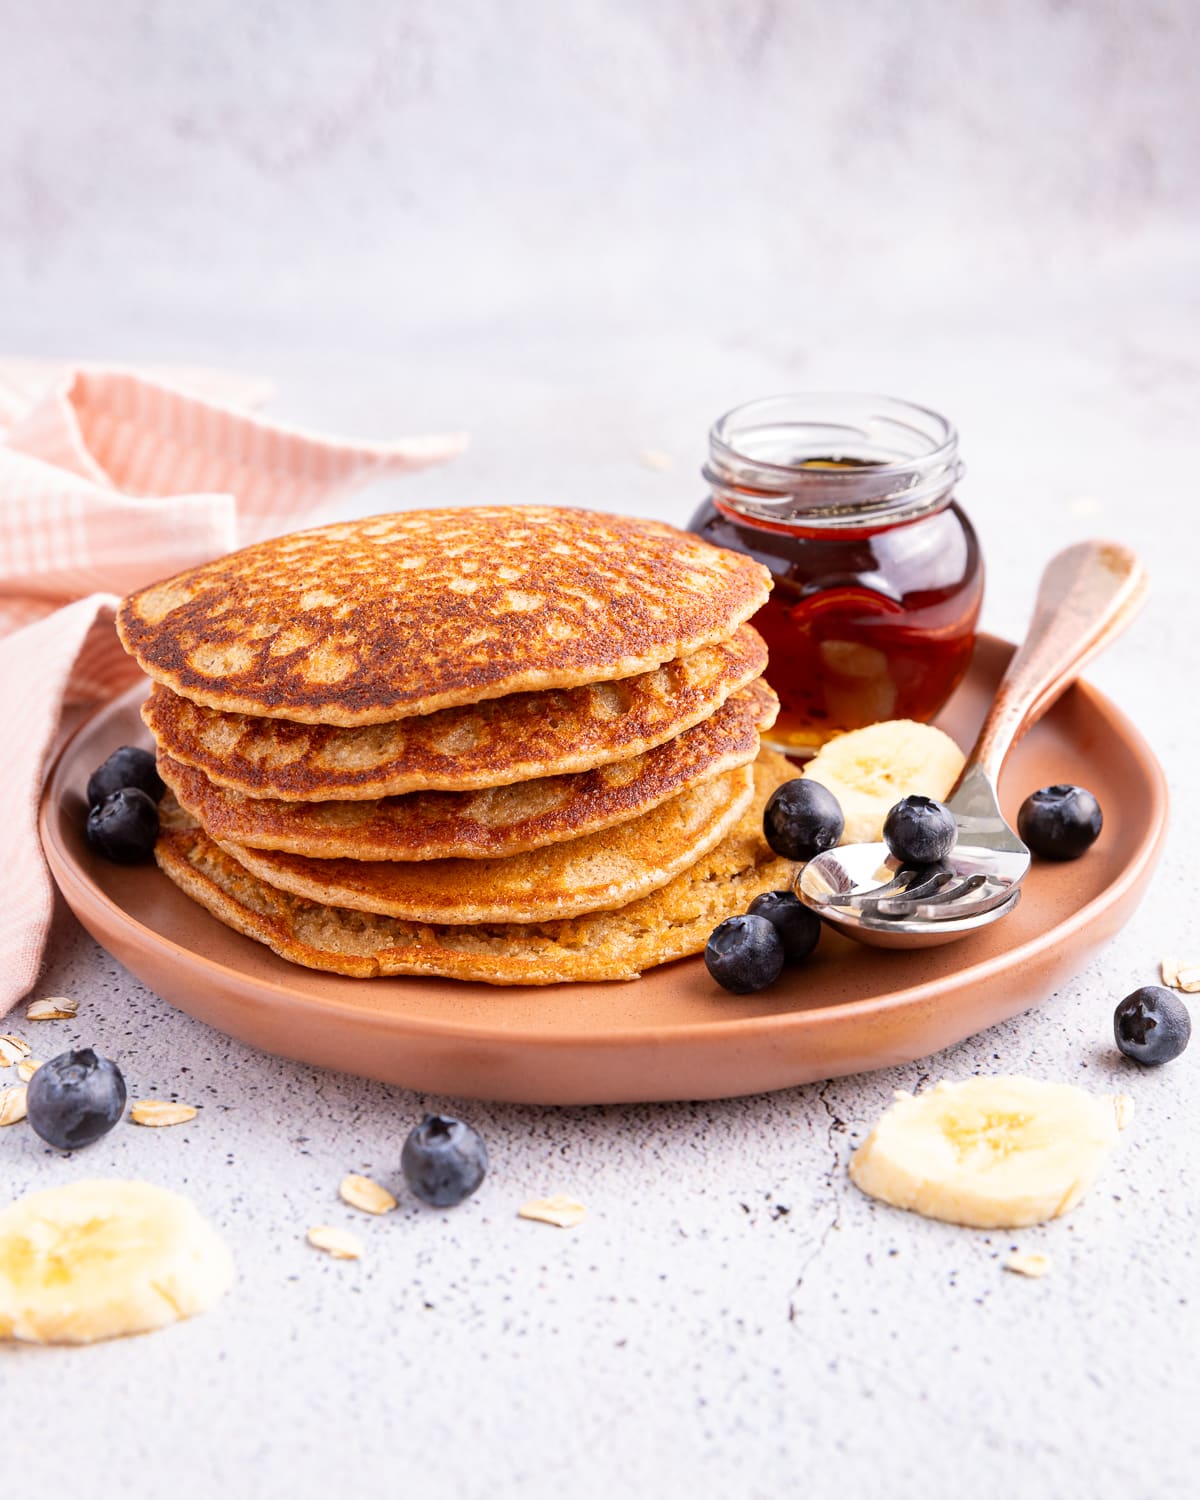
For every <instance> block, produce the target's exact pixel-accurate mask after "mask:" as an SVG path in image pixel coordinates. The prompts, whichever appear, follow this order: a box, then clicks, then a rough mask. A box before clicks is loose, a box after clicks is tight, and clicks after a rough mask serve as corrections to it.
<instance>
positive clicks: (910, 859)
mask: <svg viewBox="0 0 1200 1500" xmlns="http://www.w3.org/2000/svg"><path fill="white" fill-rule="evenodd" d="M957 836H958V824H957V823H956V822H955V821H954V814H953V813H952V812H951V811H950V809H949V808H948V807H947V806H946V804H945V803H944V802H935V801H934V799H933V798H932V797H902V798H901V799H900V801H899V802H897V803H896V805H895V807H893V808H892V810H891V812H889V813H888V815H887V817H886V818H885V819H884V820H883V842H884V843H885V844H886V845H887V846H888V850H889V852H890V853H892V854H893V855H895V857H896V858H897V859H898V860H899V861H900V863H901V864H903V865H936V864H937V863H938V861H939V860H942V859H945V857H946V856H947V854H949V853H950V851H951V849H953V848H954V840H955V838H956V837H957Z"/></svg>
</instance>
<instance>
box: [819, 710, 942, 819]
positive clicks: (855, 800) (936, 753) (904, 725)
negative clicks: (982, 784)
mask: <svg viewBox="0 0 1200 1500" xmlns="http://www.w3.org/2000/svg"><path fill="white" fill-rule="evenodd" d="M962 768H963V753H962V751H961V750H960V749H959V748H958V746H957V745H956V744H955V743H954V741H953V740H952V739H951V738H950V736H949V735H948V734H943V732H942V731H941V730H940V729H935V728H934V727H933V725H932V724H917V723H915V722H914V721H913V720H912V719H887V720H885V721H884V722H883V723H882V724H868V725H867V727H866V728H865V729H852V730H851V731H850V732H849V733H848V734H839V735H838V736H837V738H836V739H832V740H830V741H829V743H828V744H827V745H825V746H823V747H822V749H821V751H820V753H819V754H818V755H815V756H814V757H813V759H812V760H810V761H809V763H808V765H807V766H806V767H805V771H804V774H805V776H807V777H810V778H811V779H812V780H813V781H819V782H820V783H821V785H822V786H823V787H827V788H828V790H829V791H831V792H832V793H833V795H834V796H835V797H836V798H837V800H838V802H839V803H840V804H841V809H842V812H843V813H844V814H845V817H846V830H845V832H844V833H843V834H842V840H841V841H842V843H843V844H877V843H878V842H879V841H880V839H882V837H883V820H884V819H885V818H886V817H887V815H888V813H889V812H891V810H892V808H893V807H895V805H896V803H897V802H899V801H900V799H901V797H913V796H921V797H936V798H937V799H938V800H939V801H940V800H941V799H942V798H943V797H945V795H946V793H947V792H948V791H949V790H950V788H951V787H952V786H953V785H954V783H955V782H956V781H957V780H958V773H959V772H960V771H961V770H962Z"/></svg>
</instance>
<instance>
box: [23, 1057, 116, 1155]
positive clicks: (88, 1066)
mask: <svg viewBox="0 0 1200 1500" xmlns="http://www.w3.org/2000/svg"><path fill="white" fill-rule="evenodd" d="M25 1112H26V1118H27V1119H28V1120H29V1123H30V1125H32V1126H33V1128H34V1130H35V1131H36V1132H37V1133H38V1135H40V1136H41V1138H42V1140H44V1141H46V1142H47V1143H48V1144H49V1145H51V1146H57V1147H58V1149H59V1150H60V1151H74V1150H75V1149H76V1147H78V1146H90V1145H91V1144H92V1142H93V1141H98V1140H99V1139H100V1137H101V1136H102V1135H107V1134H108V1132H109V1131H110V1130H111V1129H112V1128H113V1126H114V1125H115V1124H116V1123H117V1121H118V1120H119V1119H120V1118H121V1116H122V1114H124V1112H125V1080H124V1078H122V1077H121V1070H120V1068H118V1067H117V1065H116V1063H114V1062H110V1061H109V1060H108V1058H107V1057H100V1056H98V1055H97V1054H96V1053H95V1052H93V1051H92V1049H91V1048H90V1047H83V1048H81V1049H80V1050H79V1051H77V1052H60V1053H59V1055H58V1056H57V1057H52V1058H51V1059H50V1061H49V1062H44V1063H43V1064H42V1065H41V1067H40V1068H39V1069H38V1070H37V1072H36V1073H35V1074H34V1075H33V1077H32V1078H31V1079H30V1080H29V1083H28V1085H27V1086H26V1090H25Z"/></svg>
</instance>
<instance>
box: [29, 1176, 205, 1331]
mask: <svg viewBox="0 0 1200 1500" xmlns="http://www.w3.org/2000/svg"><path fill="white" fill-rule="evenodd" d="M232 1280H233V1259H232V1257H231V1256H230V1254H229V1251H228V1250H227V1249H226V1248H225V1245H224V1243H223V1242H222V1241H221V1240H220V1239H219V1238H218V1237H217V1235H216V1233H215V1232H214V1230H212V1229H211V1228H210V1227H209V1225H208V1224H207V1223H206V1221H205V1220H204V1219H203V1218H201V1216H200V1214H199V1212H198V1211H197V1210H196V1209H195V1208H194V1207H193V1206H192V1204H191V1203H189V1202H188V1200H187V1199H186V1198H181V1197H180V1196H179V1194H178V1193H172V1192H169V1191H168V1190H167V1189H166V1188H161V1187H154V1186H153V1185H152V1184H150V1183H148V1182H120V1181H105V1180H92V1181H84V1182H72V1183H68V1184H67V1185H66V1186H64V1187H54V1188H46V1189H44V1190H43V1191H41V1192H36V1193H27V1194H26V1195H25V1196H24V1197H23V1198H18V1199H17V1200H16V1202H15V1203H10V1204H9V1205H8V1207H7V1208H6V1209H4V1210H3V1211H0V1337H2V1338H10V1339H21V1340H24V1341H25V1342H27V1343H35V1344H90V1343H93V1342H94V1341H95V1340H97V1339H108V1338H116V1337H118V1336H119V1335H121V1334H126V1333H146V1332H148V1331H149V1330H150V1329H152V1328H162V1327H165V1326H166V1325H167V1324H168V1323H174V1322H176V1321H177V1320H178V1319H180V1318H190V1317H192V1316H193V1314H195V1313H200V1312H204V1311H205V1310H206V1309H207V1308H209V1307H211V1306H212V1305H213V1303H214V1302H216V1301H217V1300H218V1299H219V1298H220V1297H221V1296H222V1294H223V1293H224V1292H225V1291H226V1290H227V1289H228V1287H229V1285H230V1283H231V1282H232Z"/></svg>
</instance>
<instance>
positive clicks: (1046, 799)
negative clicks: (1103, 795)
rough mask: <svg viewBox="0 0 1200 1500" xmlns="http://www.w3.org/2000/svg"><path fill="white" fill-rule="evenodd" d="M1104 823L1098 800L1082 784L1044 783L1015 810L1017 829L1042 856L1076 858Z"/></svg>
mask: <svg viewBox="0 0 1200 1500" xmlns="http://www.w3.org/2000/svg"><path fill="white" fill-rule="evenodd" d="M1103 824H1104V815H1103V813H1102V812H1101V811H1100V804H1099V803H1098V802H1097V801H1096V799H1095V797H1093V796H1092V794H1091V792H1089V791H1088V790H1087V788H1086V787H1082V786H1066V785H1060V786H1044V787H1042V789H1041V791H1038V792H1034V793H1033V795H1032V796H1029V797H1026V798H1025V800H1024V802H1022V803H1021V810H1020V812H1018V814H1017V832H1018V833H1019V834H1020V835H1021V837H1022V838H1023V839H1024V840H1025V842H1026V843H1027V844H1028V845H1029V847H1030V848H1031V849H1032V850H1033V852H1034V853H1035V854H1038V855H1040V856H1041V857H1042V859H1078V858H1079V856H1080V855H1081V854H1082V853H1083V852H1084V851H1085V850H1087V849H1090V848H1091V847H1092V845H1093V844H1094V843H1095V842H1096V839H1097V837H1098V836H1099V833H1100V829H1101V827H1102V826H1103Z"/></svg>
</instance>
